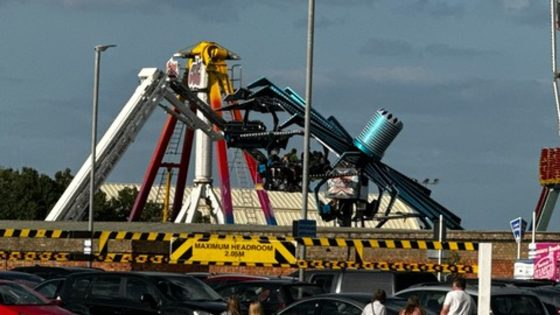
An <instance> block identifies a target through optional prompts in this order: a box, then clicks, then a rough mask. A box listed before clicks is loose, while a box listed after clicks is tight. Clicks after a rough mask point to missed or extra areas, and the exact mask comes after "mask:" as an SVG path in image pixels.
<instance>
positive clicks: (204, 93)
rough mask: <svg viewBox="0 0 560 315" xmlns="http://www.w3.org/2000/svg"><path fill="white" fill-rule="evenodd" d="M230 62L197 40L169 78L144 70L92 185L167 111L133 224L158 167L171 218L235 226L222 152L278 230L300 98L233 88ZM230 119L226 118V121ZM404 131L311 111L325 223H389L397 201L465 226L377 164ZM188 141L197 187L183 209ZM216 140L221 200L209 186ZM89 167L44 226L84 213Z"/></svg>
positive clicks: (378, 118) (378, 121)
mask: <svg viewBox="0 0 560 315" xmlns="http://www.w3.org/2000/svg"><path fill="white" fill-rule="evenodd" d="M176 58H184V59H186V69H185V71H184V73H181V70H180V67H179V65H178V62H177V61H176V60H175V59H176ZM236 59H238V56H237V55H236V54H235V53H233V52H231V51H229V50H227V49H225V48H223V47H221V46H220V45H218V44H216V43H213V42H201V43H199V44H197V45H196V46H194V48H192V49H190V50H188V51H181V52H179V53H177V54H175V55H174V57H173V58H172V59H170V60H169V61H168V63H167V71H166V73H164V72H163V71H160V70H158V69H154V68H145V69H142V70H141V71H140V73H139V77H140V80H141V83H140V85H139V86H138V88H137V89H136V91H135V92H134V94H133V95H132V97H131V98H130V100H129V101H128V102H127V103H126V104H125V106H124V107H123V109H122V111H121V112H120V113H119V115H118V116H117V118H116V119H115V121H114V122H113V123H112V125H111V126H110V127H109V129H108V131H107V132H106V133H105V135H104V136H103V137H102V139H101V140H100V141H99V143H98V145H97V152H98V154H97V156H96V165H97V167H98V169H97V171H96V174H97V176H96V178H95V181H94V182H95V186H96V187H98V186H99V185H100V184H101V183H102V182H103V181H104V179H105V178H106V177H107V176H108V174H109V172H110V171H111V170H112V168H113V167H114V165H115V164H116V163H117V161H118V160H119V158H120V157H121V156H122V154H123V153H124V152H125V150H126V148H127V147H128V145H129V144H130V143H131V142H132V141H133V140H134V138H135V137H136V135H137V133H138V132H139V130H140V129H141V127H142V125H143V124H144V123H145V122H146V120H147V119H148V117H149V116H150V114H151V113H152V112H153V110H154V109H155V108H156V107H158V106H159V107H161V108H163V109H164V110H165V111H166V112H167V113H168V116H167V119H166V121H165V123H164V126H163V130H162V133H161V135H160V138H159V141H158V143H157V145H156V148H155V150H154V153H153V155H152V158H151V161H150V164H149V165H148V168H147V170H146V173H145V176H144V180H143V183H142V185H141V188H140V191H139V193H138V196H137V199H136V201H135V203H134V206H133V208H132V210H131V213H130V216H129V220H130V221H135V220H137V219H138V218H139V216H140V214H141V211H142V209H143V208H144V205H145V204H146V201H147V198H148V193H149V191H150V189H151V187H152V185H153V183H154V179H155V177H156V174H157V172H158V170H159V169H160V168H167V169H170V168H173V169H177V174H178V175H177V177H176V183H175V187H176V188H175V196H174V199H173V204H172V205H173V206H172V211H171V212H172V214H171V219H172V221H174V222H176V223H190V222H193V218H194V216H195V214H196V212H197V211H198V209H197V208H198V205H199V201H200V200H201V199H203V200H204V201H205V202H206V204H207V205H208V207H209V209H210V210H211V211H210V212H211V216H212V219H213V221H214V222H215V223H220V224H222V223H225V224H233V223H234V217H233V205H232V197H231V188H230V174H229V169H228V156H227V149H228V148H237V149H241V150H242V151H243V155H244V160H245V162H246V164H247V168H248V170H249V173H250V176H251V178H252V180H253V183H254V186H255V187H256V193H257V196H258V199H259V202H260V205H261V209H262V211H263V213H264V216H265V219H266V222H267V224H269V225H276V219H275V217H274V212H273V209H272V207H271V204H270V200H269V198H268V194H267V190H286V191H293V190H297V188H298V187H299V188H300V189H301V182H300V180H301V167H298V166H297V165H296V164H297V163H293V164H291V165H290V164H289V163H288V164H283V166H280V165H281V164H279V162H278V161H275V158H276V157H277V154H278V153H279V152H280V151H281V150H285V149H286V147H287V144H288V142H289V140H290V139H291V138H292V137H293V136H296V135H301V134H303V129H302V128H303V127H304V118H305V101H304V100H303V99H302V98H301V97H300V96H299V95H298V94H297V93H296V92H294V91H293V90H292V89H290V88H285V89H282V88H279V87H278V86H276V85H274V84H273V83H272V82H270V81H269V80H267V79H265V78H263V79H260V80H258V81H256V82H254V83H252V84H250V85H248V86H247V87H245V88H243V87H242V88H239V89H237V90H236V91H234V89H233V85H232V80H231V79H230V77H229V70H228V67H227V64H226V61H227V60H236ZM226 113H228V114H229V117H231V119H227V118H226V116H227V115H226ZM256 114H260V115H265V117H264V119H263V120H257V119H255V118H254V117H253V116H255V115H256ZM268 115H270V116H268ZM282 115H286V116H287V117H286V118H285V120H281V118H282ZM265 121H266V122H267V123H265ZM178 126H182V127H186V128H177V127H178ZM402 126H403V124H402V122H401V121H400V120H399V119H398V118H397V117H395V116H394V115H393V114H391V113H390V112H388V111H387V110H384V109H381V110H378V111H377V112H376V113H375V115H374V116H373V117H372V118H371V119H370V121H369V122H368V124H367V125H366V126H365V128H364V129H363V131H362V132H361V133H360V135H359V136H358V137H356V138H353V137H352V136H351V135H350V134H349V133H348V132H347V131H346V130H345V129H344V128H343V127H342V125H341V124H340V123H339V122H338V121H337V120H336V119H335V118H334V117H332V116H331V117H329V118H324V117H323V116H321V114H319V113H318V112H317V111H314V110H312V111H311V117H310V130H309V131H310V135H311V137H312V138H314V139H315V140H316V141H317V142H318V143H319V144H320V145H321V146H322V147H323V149H324V155H322V154H321V156H322V158H323V161H324V160H326V156H327V155H328V154H332V155H334V156H335V157H336V160H335V161H334V162H333V163H332V165H331V164H330V163H328V160H327V162H326V163H323V164H322V165H321V167H320V168H318V170H319V172H318V173H317V174H311V175H310V177H312V179H315V180H317V181H318V182H317V184H316V186H315V189H314V195H315V200H316V203H317V208H318V211H319V214H320V216H321V217H322V219H323V220H326V221H331V220H336V221H337V222H338V223H339V225H341V226H350V225H351V223H352V222H353V221H359V220H361V221H362V222H363V220H373V219H376V220H377V222H378V224H377V227H381V226H383V224H385V223H386V222H387V220H389V219H391V217H390V216H388V214H389V212H390V211H391V207H392V206H393V203H394V202H395V201H396V199H397V198H399V199H400V200H402V201H404V202H405V203H406V204H407V205H408V206H409V207H410V208H412V209H414V210H415V211H416V214H415V216H416V217H418V218H419V219H420V220H421V221H422V222H423V223H424V226H426V227H430V226H431V224H432V223H433V222H434V221H436V220H439V219H440V216H442V217H443V220H444V223H445V224H446V226H447V227H448V228H450V229H462V228H461V225H460V222H461V220H460V218H459V217H457V216H456V215H454V214H453V213H451V212H450V211H449V210H447V209H446V208H445V207H443V206H442V205H440V204H439V203H437V202H436V201H434V200H433V199H432V198H431V197H430V190H429V189H427V188H426V187H425V186H423V185H421V184H420V183H417V182H416V181H415V180H413V179H411V178H410V177H407V176H406V175H404V174H402V173H400V172H398V171H397V170H395V169H393V168H391V167H390V166H388V165H386V164H384V163H383V162H381V159H382V157H383V155H384V152H385V150H386V149H387V147H388V146H389V145H390V143H391V142H392V141H393V140H394V139H395V137H396V136H397V134H398V133H399V132H400V130H401V129H402ZM177 133H180V136H181V137H182V142H181V143H182V145H181V154H180V158H179V162H177V163H170V162H165V161H164V157H165V152H166V149H167V148H168V147H169V146H170V142H171V139H172V138H173V136H174V134H177ZM194 143H196V145H195V147H196V159H195V164H196V165H195V172H194V188H193V190H192V193H191V195H190V196H189V197H188V198H187V201H186V202H185V203H184V204H183V199H184V191H185V186H186V181H187V173H188V167H189V161H190V157H191V152H192V146H193V144H194ZM213 143H214V145H215V149H216V153H217V167H218V175H219V178H220V188H221V189H220V193H221V196H220V197H221V198H218V196H217V195H216V193H215V192H214V190H213V181H212V156H213V148H212V144H213ZM90 167H91V163H90V159H89V158H88V159H86V162H85V163H84V164H83V166H82V167H81V168H80V170H79V171H78V173H77V174H76V176H75V178H74V179H73V181H72V182H71V183H70V185H69V186H68V188H67V189H66V191H65V192H64V194H63V195H62V197H61V198H60V200H59V201H58V202H57V203H56V205H55V206H54V207H53V209H52V210H51V212H50V213H49V214H48V216H47V218H46V220H47V221H59V220H80V219H81V218H82V217H83V216H84V215H85V213H86V212H87V211H86V210H87V201H88V197H89V191H88V187H87V185H88V183H89V174H90ZM286 172H289V175H286ZM286 178H289V179H290V180H291V181H296V183H295V185H286V182H285V181H286V180H287V179H286ZM370 182H373V183H374V184H375V185H376V186H377V188H378V192H379V194H378V199H375V200H373V201H369V200H368V189H369V183H370ZM325 184H326V185H327V189H326V194H325V196H326V197H327V198H328V199H329V200H330V201H325V199H322V198H321V196H320V192H321V190H322V189H323V188H324V187H323V186H324V185H325ZM298 185H299V186H298ZM294 187H295V188H296V189H294ZM385 195H388V196H389V198H390V202H389V203H388V206H386V207H382V206H381V203H380V202H378V200H381V198H382V197H383V196H385ZM382 208H383V209H382ZM399 218H402V216H400V217H399Z"/></svg>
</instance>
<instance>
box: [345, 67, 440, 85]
mask: <svg viewBox="0 0 560 315" xmlns="http://www.w3.org/2000/svg"><path fill="white" fill-rule="evenodd" d="M354 75H355V77H354V80H363V81H370V82H385V83H387V82H396V83H399V84H403V83H412V82H414V83H416V84H420V85H426V84H430V83H431V84H433V83H436V82H439V81H441V79H440V78H438V76H437V75H436V74H435V73H433V72H432V71H430V70H428V69H426V68H424V67H421V66H410V67H407V66H395V67H370V68H363V69H361V70H357V71H356V72H354Z"/></svg>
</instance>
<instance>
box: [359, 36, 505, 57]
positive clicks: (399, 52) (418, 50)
mask: <svg viewBox="0 0 560 315" xmlns="http://www.w3.org/2000/svg"><path fill="white" fill-rule="evenodd" d="M358 52H359V53H360V54H363V55H372V56H381V57H438V58H439V57H453V58H472V57H478V56H489V55H495V54H496V53H495V52H492V51H486V50H481V49H474V48H468V47H456V46H452V45H449V44H444V43H428V44H425V45H418V46H414V45H413V44H411V43H410V42H408V41H405V40H401V39H382V38H371V39H369V40H367V41H366V42H365V43H364V44H363V45H362V47H360V48H359V49H358Z"/></svg>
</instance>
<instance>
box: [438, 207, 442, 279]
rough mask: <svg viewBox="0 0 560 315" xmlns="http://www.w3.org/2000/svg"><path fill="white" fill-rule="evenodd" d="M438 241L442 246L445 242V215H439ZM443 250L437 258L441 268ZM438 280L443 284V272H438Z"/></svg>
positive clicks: (439, 251)
mask: <svg viewBox="0 0 560 315" xmlns="http://www.w3.org/2000/svg"><path fill="white" fill-rule="evenodd" d="M438 241H439V243H440V244H441V242H442V241H443V215H441V214H440V215H439V233H438ZM441 254H442V251H441V248H440V249H439V250H438V257H437V263H438V265H440V266H441ZM437 278H438V281H439V282H441V272H439V271H438V273H437Z"/></svg>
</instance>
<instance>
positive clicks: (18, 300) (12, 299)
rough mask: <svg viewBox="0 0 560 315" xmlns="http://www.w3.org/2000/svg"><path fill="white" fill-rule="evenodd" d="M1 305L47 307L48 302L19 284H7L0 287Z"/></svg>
mask: <svg viewBox="0 0 560 315" xmlns="http://www.w3.org/2000/svg"><path fill="white" fill-rule="evenodd" d="M0 304H4V305H45V304H48V301H47V300H44V299H42V298H40V297H39V296H37V295H35V294H33V292H31V291H30V290H28V289H26V288H24V287H23V286H21V285H18V284H15V283H14V284H12V283H5V284H2V285H0Z"/></svg>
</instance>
